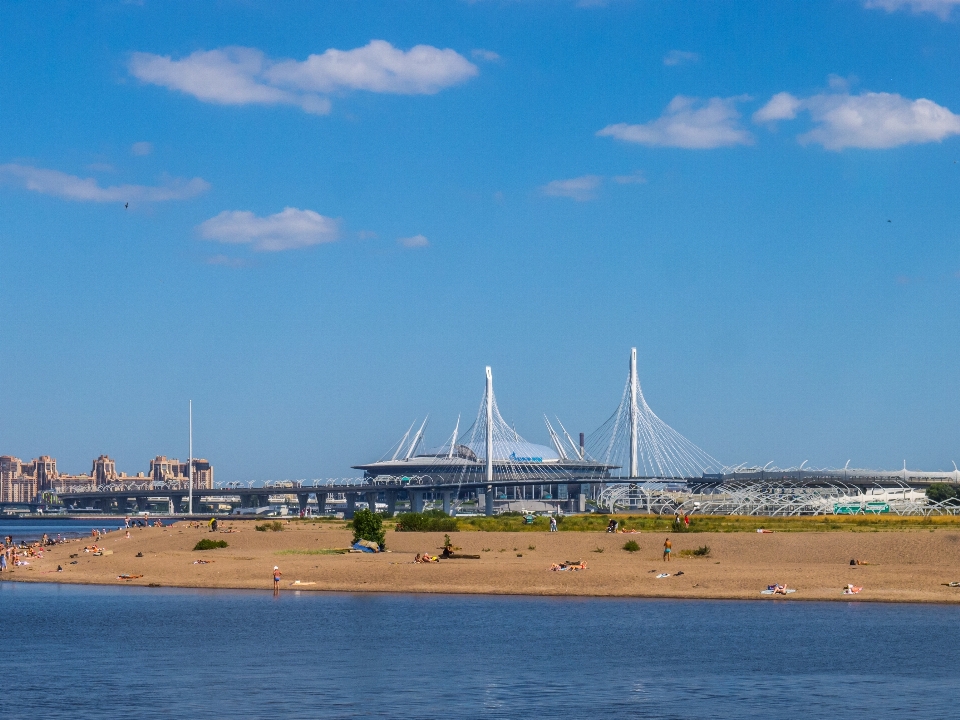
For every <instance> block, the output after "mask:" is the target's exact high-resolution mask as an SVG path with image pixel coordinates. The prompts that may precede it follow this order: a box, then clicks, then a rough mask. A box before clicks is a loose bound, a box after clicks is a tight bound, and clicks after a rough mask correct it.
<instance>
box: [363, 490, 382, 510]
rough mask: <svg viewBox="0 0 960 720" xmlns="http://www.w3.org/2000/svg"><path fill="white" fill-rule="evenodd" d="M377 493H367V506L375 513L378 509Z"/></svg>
mask: <svg viewBox="0 0 960 720" xmlns="http://www.w3.org/2000/svg"><path fill="white" fill-rule="evenodd" d="M377 495H379V493H376V492H368V493H366V498H365V499H366V501H367V507H368V508H369V509H370V512H372V513H375V512H376V511H377Z"/></svg>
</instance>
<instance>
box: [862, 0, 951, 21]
mask: <svg viewBox="0 0 960 720" xmlns="http://www.w3.org/2000/svg"><path fill="white" fill-rule="evenodd" d="M957 5H960V0H864V3H863V6H864V7H865V8H879V9H881V10H886V11H887V12H895V11H897V10H912V11H913V12H915V13H922V12H928V13H933V14H934V15H936V16H938V17H939V18H940V19H941V20H946V19H947V18H948V17H950V12H951V11H952V10H953V9H954V8H955V7H957Z"/></svg>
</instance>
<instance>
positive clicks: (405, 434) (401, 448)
mask: <svg viewBox="0 0 960 720" xmlns="http://www.w3.org/2000/svg"><path fill="white" fill-rule="evenodd" d="M416 424H417V421H416V420H414V421H413V422H412V423H410V427H408V428H407V431H406V432H405V433H404V434H403V438H402V439H401V440H400V442H399V443H398V444H397V450H396V452H394V453H393V457H391V458H390V462H393V461H394V460H396V459H397V455H399V454H400V451H401V450H403V446H404V445H406V443H407V438H408V437H410V431H411V430H413V426H414V425H416ZM388 452H389V451H388Z"/></svg>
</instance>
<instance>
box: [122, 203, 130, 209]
mask: <svg viewBox="0 0 960 720" xmlns="http://www.w3.org/2000/svg"><path fill="white" fill-rule="evenodd" d="M128 207H130V203H128V202H126V203H124V204H123V209H124V210H126V209H127V208H128Z"/></svg>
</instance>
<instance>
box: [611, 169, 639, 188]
mask: <svg viewBox="0 0 960 720" xmlns="http://www.w3.org/2000/svg"><path fill="white" fill-rule="evenodd" d="M613 181H614V182H615V183H617V184H619V185H645V184H646V182H647V178H646V177H645V176H644V174H643V173H642V172H640V171H639V170H638V171H637V172H635V173H631V174H630V175H614V176H613Z"/></svg>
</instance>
